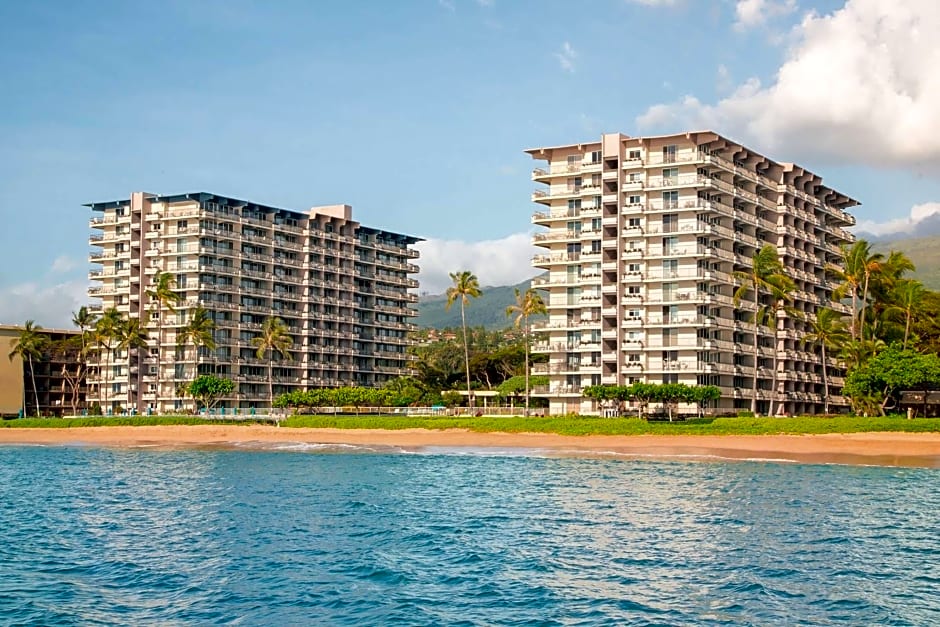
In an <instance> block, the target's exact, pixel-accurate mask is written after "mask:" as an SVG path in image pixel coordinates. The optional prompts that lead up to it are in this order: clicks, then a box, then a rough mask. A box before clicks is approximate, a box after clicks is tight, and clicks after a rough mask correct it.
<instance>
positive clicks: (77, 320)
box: [63, 305, 98, 411]
mask: <svg viewBox="0 0 940 627" xmlns="http://www.w3.org/2000/svg"><path fill="white" fill-rule="evenodd" d="M97 319H98V316H97V314H95V313H94V312H93V311H91V310H90V309H89V308H88V307H86V306H85V305H82V306H81V307H79V308H78V311H74V312H72V324H74V325H75V326H77V327H78V330H79V332H80V333H81V353H80V354H79V358H78V362H79V365H78V370H77V372H76V375H77V376H76V378H77V379H79V381H80V380H81V379H82V378H84V376H86V375H87V374H88V363H87V359H88V352H89V349H90V346H89V345H88V341H89V339H90V338H89V337H88V335H89V331H90V330H91V329H93V328H94V326H95V321H96V320H97ZM83 365H84V373H83V372H82V366H83ZM63 368H64V366H63ZM86 404H87V400H86ZM72 410H73V411H74V410H75V408H74V407H73V408H72Z"/></svg>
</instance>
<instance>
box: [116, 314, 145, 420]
mask: <svg viewBox="0 0 940 627" xmlns="http://www.w3.org/2000/svg"><path fill="white" fill-rule="evenodd" d="M117 340H118V344H117V349H118V350H122V351H125V350H126V351H128V357H129V356H130V351H132V350H134V349H135V348H143V347H145V346H147V334H146V333H145V332H144V329H143V328H142V327H141V326H140V318H126V319H125V320H123V321H122V324H121V325H120V326H119V327H118V335H117ZM128 361H130V360H128ZM130 404H131V385H130V373H128V378H127V405H128V407H127V409H128V410H130Z"/></svg>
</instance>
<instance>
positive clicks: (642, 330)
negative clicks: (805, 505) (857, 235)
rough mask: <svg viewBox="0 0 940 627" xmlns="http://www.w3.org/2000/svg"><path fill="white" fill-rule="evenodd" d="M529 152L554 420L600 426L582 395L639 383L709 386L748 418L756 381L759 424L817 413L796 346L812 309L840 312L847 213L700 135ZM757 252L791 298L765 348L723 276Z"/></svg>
mask: <svg viewBox="0 0 940 627" xmlns="http://www.w3.org/2000/svg"><path fill="white" fill-rule="evenodd" d="M527 152H528V153H529V154H530V155H532V157H533V158H535V159H538V160H542V161H545V162H546V164H545V165H544V166H543V167H540V168H538V169H536V170H535V171H534V172H533V174H532V178H533V180H535V181H537V182H539V183H544V187H540V189H537V190H536V191H535V192H534V193H533V195H532V199H533V201H534V202H536V203H539V204H540V205H542V206H543V208H542V209H541V210H540V211H538V212H537V213H535V215H534V216H533V217H532V221H533V222H534V223H535V224H537V225H541V226H545V227H548V230H547V231H545V232H541V233H538V234H536V235H535V236H534V243H535V244H536V245H538V246H541V247H544V248H545V249H546V251H545V254H540V255H537V256H536V257H535V258H534V261H533V263H534V265H535V266H536V267H538V268H542V269H544V270H545V271H546V273H545V274H544V275H543V276H542V277H539V278H537V279H536V280H535V281H533V284H534V285H535V286H536V287H539V288H541V289H544V290H546V291H547V292H548V297H547V298H546V304H547V305H548V310H549V317H548V321H547V322H546V323H544V324H543V325H542V326H541V328H540V329H539V332H540V340H539V342H538V344H537V346H536V347H535V350H537V351H540V352H543V353H547V354H548V356H549V362H548V364H547V367H543V368H542V372H544V373H547V374H548V376H549V382H550V383H549V387H548V389H547V390H540V391H541V392H542V393H546V394H547V395H548V397H549V399H550V407H551V411H552V412H553V413H562V412H578V411H580V412H591V411H597V409H598V407H597V406H596V405H595V404H594V403H593V402H592V401H591V400H589V399H585V398H583V397H582V390H583V389H584V388H585V387H586V386H589V385H596V384H613V385H629V384H630V383H633V382H637V381H644V382H649V383H669V382H675V383H680V382H681V383H687V384H690V385H705V384H708V385H716V386H719V387H720V388H721V394H722V396H721V400H720V401H719V402H718V403H717V405H713V408H712V409H714V410H717V411H733V410H734V409H735V408H738V409H748V408H750V401H751V397H752V394H751V387H752V381H753V377H754V376H756V377H757V387H758V393H757V398H758V403H757V409H758V411H759V412H760V413H768V412H771V411H773V412H775V413H778V412H790V413H797V412H818V411H821V410H822V401H823V397H822V394H823V372H822V368H823V364H822V360H821V358H820V356H819V347H817V346H813V345H811V344H806V343H804V342H802V341H801V340H802V337H803V335H804V331H805V329H806V328H807V325H808V324H809V323H810V321H811V320H812V319H813V316H814V315H815V312H816V311H817V310H818V309H819V308H821V307H833V308H836V309H838V310H840V311H847V309H846V308H845V307H844V306H843V305H842V304H841V303H838V302H833V301H832V290H833V288H834V287H835V285H834V283H833V282H832V280H831V278H830V277H829V276H827V273H826V270H825V268H826V266H827V264H830V263H832V264H838V263H840V261H841V260H840V257H839V245H840V244H843V243H847V242H851V241H852V239H853V238H852V235H851V234H850V233H848V232H847V231H845V230H844V227H846V226H850V225H852V224H854V223H855V220H854V218H853V217H852V216H851V215H849V214H848V213H846V211H845V209H846V208H848V207H852V206H854V205H856V204H857V203H856V202H855V201H854V200H852V199H851V198H849V197H847V196H845V195H843V194H841V193H839V192H837V191H835V190H833V189H831V188H829V187H826V186H825V185H823V183H822V179H821V178H820V176H819V175H817V174H814V173H812V172H810V171H808V170H806V169H804V168H802V167H800V166H797V165H794V164H792V163H779V162H776V161H772V160H770V159H768V158H767V157H764V156H763V155H760V154H758V153H756V152H754V151H753V150H750V149H749V148H747V147H745V146H742V145H741V144H738V143H736V142H733V141H731V140H729V139H726V138H724V137H721V136H720V135H717V134H716V133H712V132H690V133H683V134H679V135H669V136H662V137H627V136H625V135H621V134H606V135H602V136H601V138H600V141H595V142H585V143H582V144H573V145H568V146H556V147H551V148H536V149H532V150H528V151H527ZM766 244H772V245H774V246H776V248H777V252H778V255H779V258H780V260H781V262H782V263H783V265H784V267H785V269H786V272H787V274H788V275H789V276H790V278H792V279H793V280H794V281H795V283H796V291H795V292H794V293H793V295H792V296H793V300H792V302H791V303H788V307H789V308H791V310H790V312H789V313H788V312H781V313H780V315H779V317H778V318H779V320H778V328H777V330H776V333H775V330H774V329H773V328H771V327H770V326H764V325H758V326H755V324H754V323H753V320H754V314H755V310H756V306H755V304H754V303H753V300H751V299H750V297H748V299H746V300H743V301H741V302H740V303H738V304H736V303H735V302H734V299H733V294H734V292H735V290H736V286H737V285H739V282H738V281H736V279H735V278H734V277H735V275H734V273H735V272H736V271H743V272H747V271H748V270H749V269H750V268H751V267H752V258H753V255H754V253H755V252H756V251H757V250H758V249H760V248H761V247H763V246H764V245H766ZM761 298H762V304H764V305H771V302H770V301H769V300H768V298H769V297H768V296H767V295H763V296H762V297H761ZM755 333H756V334H757V336H758V345H759V348H758V351H757V354H756V355H755V354H754V351H753V348H752V347H753V340H754V334H755ZM775 337H776V340H775ZM775 358H776V360H777V361H776V367H777V379H778V381H777V393H776V394H773V391H772V390H771V387H772V381H773V370H772V369H773V367H774V359H775ZM828 374H829V375H830V377H829V379H830V385H831V386H832V388H833V391H834V393H838V391H839V388H840V386H841V384H842V379H841V378H840V376H839V375H840V374H841V373H840V372H838V371H837V370H835V369H834V368H833V367H832V364H829V371H828ZM771 400H774V401H776V402H775V403H774V408H773V410H771V407H770V405H771ZM833 401H834V402H835V403H836V404H838V403H839V402H841V397H838V396H836V397H834V398H833ZM778 404H779V405H780V406H779V407H778V406H777V405H778Z"/></svg>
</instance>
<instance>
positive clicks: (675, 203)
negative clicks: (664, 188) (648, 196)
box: [663, 191, 679, 209]
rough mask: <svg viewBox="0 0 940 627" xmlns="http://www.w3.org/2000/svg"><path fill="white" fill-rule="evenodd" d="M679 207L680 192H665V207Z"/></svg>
mask: <svg viewBox="0 0 940 627" xmlns="http://www.w3.org/2000/svg"><path fill="white" fill-rule="evenodd" d="M678 208H679V192H677V191H673V192H663V209H678Z"/></svg>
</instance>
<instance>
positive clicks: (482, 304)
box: [413, 235, 940, 331]
mask: <svg viewBox="0 0 940 627" xmlns="http://www.w3.org/2000/svg"><path fill="white" fill-rule="evenodd" d="M869 241H872V240H869ZM872 245H873V247H874V249H875V250H877V251H878V252H881V253H885V254H887V253H888V252H890V251H892V250H900V251H901V252H903V253H904V254H906V255H907V256H908V257H910V259H911V261H913V262H914V265H915V266H916V267H917V271H916V272H914V274H913V275H912V276H913V278H915V279H917V280H919V281H920V282H921V283H923V284H924V285H925V286H926V287H927V288H928V289H932V290H940V235H934V236H930V237H908V238H902V239H891V240H889V239H886V240H878V241H872ZM529 285H530V282H529V281H523V282H522V283H518V284H516V285H500V286H489V287H484V288H481V289H482V292H483V295H482V296H480V297H479V298H474V299H471V300H470V304H469V305H468V306H467V325H469V326H472V327H477V326H483V327H486V328H487V329H488V330H491V331H492V330H495V329H505V328H506V327H508V326H510V325H511V324H512V319H511V318H507V317H506V307H508V306H509V305H512V304H513V303H515V302H516V295H515V291H514V290H515V289H516V288H518V289H519V290H520V291H525V290H526V289H528V288H529ZM543 296H544V292H543ZM446 302H447V297H446V296H445V295H444V294H433V295H426V296H421V297H420V298H419V299H418V317H417V318H414V319H413V321H414V323H415V324H417V325H418V326H419V327H421V328H432V329H443V328H445V327H451V328H454V327H459V326H460V305H459V304H458V303H454V306H453V307H451V308H450V311H445V310H444V304H445V303H446ZM533 319H535V318H533Z"/></svg>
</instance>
